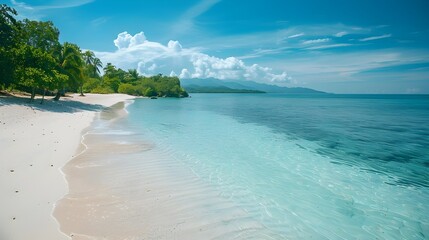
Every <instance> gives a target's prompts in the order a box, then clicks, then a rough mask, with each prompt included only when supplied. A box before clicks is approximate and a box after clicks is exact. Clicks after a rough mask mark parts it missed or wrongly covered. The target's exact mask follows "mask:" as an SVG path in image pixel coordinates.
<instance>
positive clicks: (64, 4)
mask: <svg viewBox="0 0 429 240" xmlns="http://www.w3.org/2000/svg"><path fill="white" fill-rule="evenodd" d="M94 1H95V0H69V1H64V0H62V1H56V2H55V4H51V5H30V4H28V3H26V2H18V1H16V0H11V1H10V2H11V4H12V6H13V7H14V8H15V9H16V10H17V11H18V12H19V15H18V17H19V18H28V19H32V20H37V19H39V18H41V17H42V16H43V14H42V12H43V11H44V10H51V9H64V8H74V7H80V6H82V5H86V4H88V3H92V2H94Z"/></svg>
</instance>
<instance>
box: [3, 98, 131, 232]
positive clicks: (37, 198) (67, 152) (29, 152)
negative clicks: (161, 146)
mask: <svg viewBox="0 0 429 240" xmlns="http://www.w3.org/2000/svg"><path fill="white" fill-rule="evenodd" d="M130 98H132V97H131V96H129V95H125V94H109V95H97V94H87V95H86V96H85V97H80V96H79V95H78V94H74V95H72V96H71V97H66V98H62V99H61V100H60V101H58V102H54V101H51V100H48V101H45V102H44V104H39V101H38V100H36V101H34V102H33V103H29V99H28V98H17V97H9V96H8V97H3V96H2V97H0V132H1V134H0V146H1V150H0V192H1V202H0V212H1V216H0V239H5V240H15V239H35V240H37V239H69V237H67V236H66V235H64V234H63V233H61V232H60V231H59V224H58V223H57V221H56V220H55V218H54V217H53V216H52V212H53V209H54V207H55V204H56V202H57V201H58V200H59V199H61V198H62V197H63V196H64V195H65V194H67V193H68V185H67V182H66V180H65V178H64V175H63V173H62V171H61V169H62V167H63V166H64V165H65V164H66V163H67V162H68V161H69V160H71V159H72V158H73V157H74V156H76V154H78V153H79V151H81V150H82V149H81V148H79V146H80V142H81V135H82V131H83V130H84V129H85V128H87V127H89V126H90V124H91V122H92V121H93V119H94V117H95V116H96V114H97V112H99V111H101V110H102V109H103V108H105V107H108V106H111V105H114V104H115V103H118V102H121V101H124V100H126V99H130Z"/></svg>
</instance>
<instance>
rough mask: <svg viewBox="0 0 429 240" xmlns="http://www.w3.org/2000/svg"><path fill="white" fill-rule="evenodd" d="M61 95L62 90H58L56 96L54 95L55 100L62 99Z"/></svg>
mask: <svg viewBox="0 0 429 240" xmlns="http://www.w3.org/2000/svg"><path fill="white" fill-rule="evenodd" d="M60 97H61V91H60V90H57V93H56V94H55V97H54V101H58V100H60Z"/></svg>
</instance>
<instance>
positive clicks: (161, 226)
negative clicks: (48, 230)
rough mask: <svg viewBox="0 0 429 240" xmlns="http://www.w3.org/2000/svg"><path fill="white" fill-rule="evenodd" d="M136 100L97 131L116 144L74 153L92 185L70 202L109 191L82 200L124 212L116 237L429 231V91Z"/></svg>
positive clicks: (101, 139) (408, 234)
mask: <svg viewBox="0 0 429 240" xmlns="http://www.w3.org/2000/svg"><path fill="white" fill-rule="evenodd" d="M127 110H128V112H129V114H128V116H122V117H119V118H118V116H121V115H114V116H116V118H114V119H116V120H115V121H112V120H109V118H100V119H99V120H98V121H96V123H95V124H94V126H93V129H92V130H90V131H89V134H88V135H87V138H86V141H87V143H88V149H92V150H93V151H96V149H104V150H100V151H99V152H95V153H94V152H92V153H91V151H92V150H91V151H87V152H86V153H84V154H82V155H81V156H80V157H82V159H81V160H79V159H77V160H76V161H74V163H73V164H72V165H73V167H74V169H73V168H71V169H69V170H70V172H69V174H76V173H77V172H78V170H76V169H77V168H78V169H79V171H81V173H79V174H81V175H79V176H80V178H81V179H83V180H82V183H85V184H86V187H87V188H88V189H87V190H86V191H82V186H80V187H78V186H77V187H74V188H73V184H71V186H70V188H71V194H72V195H70V196H69V198H68V200H67V201H68V204H63V206H66V205H67V206H68V208H69V209H73V206H77V205H78V204H76V202H75V204H72V203H70V202H73V201H80V200H82V199H83V198H84V197H86V199H87V200H88V192H91V193H92V194H90V196H92V197H93V198H94V199H97V200H100V199H102V200H101V202H98V203H97V204H98V205H97V204H92V202H93V201H91V197H89V202H91V204H92V205H91V204H90V203H87V204H86V206H88V204H89V205H91V206H92V207H90V208H88V209H82V212H91V214H92V216H94V218H95V219H98V220H99V223H100V224H101V225H103V226H104V227H107V228H109V226H114V224H115V221H119V220H118V219H121V221H123V222H124V224H122V225H121V226H123V227H122V229H123V230H124V231H120V230H119V231H118V229H116V228H115V229H116V230H113V229H111V231H110V232H109V233H108V234H105V236H106V235H107V236H108V239H109V236H110V239H115V236H116V237H118V236H127V237H128V239H138V237H149V238H150V237H154V238H160V239H171V238H177V239H202V238H201V237H203V238H204V239H216V238H218V239H249V238H255V239H309V238H315V239H376V238H378V239H426V238H428V236H429V217H428V216H429V204H428V202H429V191H428V187H429V172H428V168H429V151H428V149H429V141H428V139H429V125H428V124H427V122H429V97H428V96H403V95H402V96H401V95H399V96H398V95H317V96H314V95H313V96H312V95H295V96H287V95H281V94H220V95H219V94H194V95H193V96H192V98H189V99H157V100H149V99H137V100H135V102H134V103H133V104H131V105H129V106H128V107H127ZM91 154H92V155H91ZM80 161H81V162H80ZM66 174H67V172H66ZM85 174H86V175H85ZM76 176H77V175H75V178H73V177H70V178H69V181H73V180H72V179H76ZM84 176H87V177H88V178H89V179H95V180H94V181H89V180H88V181H85V177H84ZM94 176H96V177H94ZM88 182H89V183H91V182H92V183H91V184H93V185H92V186H93V187H92V188H91V187H90V186H91V184H88ZM95 186H96V187H95ZM73 189H80V191H81V192H80V193H73V191H72V190H73ZM90 189H92V190H90ZM95 189H98V190H97V191H95ZM73 194H75V195H74V196H73ZM112 196H114V197H112ZM94 199H92V200H94ZM67 201H63V203H65V202H67ZM60 203H61V202H60ZM60 207H61V204H60ZM91 209H92V210H91ZM97 211H98V212H103V211H108V212H109V211H110V212H109V214H107V215H106V214H104V215H103V214H99V213H98V212H97ZM103 216H104V218H103ZM106 216H110V218H113V219H116V220H115V221H113V220H106V218H109V217H106ZM112 216H114V217H112ZM60 222H61V221H60ZM61 225H62V226H64V224H63V222H61ZM66 225H67V224H66ZM72 225H73V224H68V226H69V228H68V230H64V228H63V230H64V231H65V232H73V231H74V230H73V228H74V229H78V225H79V224H77V225H75V226H74V227H72ZM98 226H100V225H98ZM94 228H96V227H94ZM82 229H83V228H81V230H79V231H76V232H80V233H81V234H82V235H85V236H100V235H102V233H103V231H102V230H99V232H96V231H94V230H91V228H87V229H85V231H83V230H82Z"/></svg>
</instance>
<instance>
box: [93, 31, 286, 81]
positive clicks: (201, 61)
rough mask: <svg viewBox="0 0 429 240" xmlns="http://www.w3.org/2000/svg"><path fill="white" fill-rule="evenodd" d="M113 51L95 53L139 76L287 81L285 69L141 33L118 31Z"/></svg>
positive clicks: (103, 59)
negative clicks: (253, 62) (160, 39)
mask: <svg viewBox="0 0 429 240" xmlns="http://www.w3.org/2000/svg"><path fill="white" fill-rule="evenodd" d="M113 42H114V44H115V46H116V47H117V50H116V51H114V52H95V54H96V55H97V57H99V58H100V59H101V60H102V61H103V62H104V63H108V62H111V63H113V64H115V65H116V66H118V67H120V68H122V69H131V68H136V69H137V71H138V72H139V73H140V74H142V75H146V76H148V75H154V74H158V73H162V74H165V75H170V76H178V77H180V78H217V79H231V80H233V79H236V80H253V81H259V82H288V81H289V80H290V77H289V76H288V75H287V74H286V73H285V72H280V73H276V72H275V71H274V70H273V69H271V68H268V67H262V66H260V65H258V64H253V65H247V64H246V63H245V62H243V60H241V59H238V58H236V57H228V58H219V57H215V56H210V55H208V54H205V53H203V52H201V51H200V50H199V49H196V48H184V47H182V45H181V44H180V42H179V41H173V40H171V41H169V42H168V43H167V45H164V44H162V43H158V42H152V41H149V40H147V38H146V36H145V34H144V33H143V32H140V33H137V34H135V35H134V36H133V35H131V34H129V33H128V32H122V33H119V34H118V37H117V38H116V39H115V40H114V41H113Z"/></svg>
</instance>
